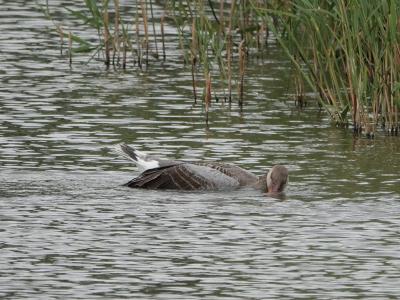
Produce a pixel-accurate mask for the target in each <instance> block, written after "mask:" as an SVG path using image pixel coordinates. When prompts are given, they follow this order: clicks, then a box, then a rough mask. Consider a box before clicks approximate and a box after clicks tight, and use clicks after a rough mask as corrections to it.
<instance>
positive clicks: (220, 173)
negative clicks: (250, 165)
mask: <svg viewBox="0 0 400 300" xmlns="http://www.w3.org/2000/svg"><path fill="white" fill-rule="evenodd" d="M118 152H119V153H121V154H122V155H123V156H124V157H126V158H128V159H130V160H132V161H134V162H135V163H136V164H137V165H138V167H139V168H140V169H141V170H144V171H143V172H142V173H141V174H140V175H139V176H138V177H136V178H134V179H132V180H131V181H129V182H128V183H126V184H125V185H126V186H128V187H131V188H145V189H177V190H234V189H238V188H240V187H252V188H256V189H259V190H261V191H263V192H270V193H281V192H283V190H284V188H285V186H286V184H287V181H288V171H287V169H286V167H284V166H281V165H276V166H274V167H273V168H272V169H271V170H270V171H269V172H268V173H267V174H265V175H263V176H256V175H254V174H253V173H251V172H249V171H247V170H245V169H243V168H241V167H238V166H234V165H230V164H222V163H214V162H205V163H188V162H183V161H175V160H160V159H157V158H154V157H151V156H148V155H146V154H144V153H141V152H139V151H137V150H135V149H133V148H131V147H129V146H128V145H126V144H122V145H119V147H118Z"/></svg>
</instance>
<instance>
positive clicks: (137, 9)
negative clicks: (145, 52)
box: [135, 1, 142, 69]
mask: <svg viewBox="0 0 400 300" xmlns="http://www.w3.org/2000/svg"><path fill="white" fill-rule="evenodd" d="M135 29H136V30H135V31H136V46H137V57H138V66H139V68H140V69H142V48H141V42H140V27H139V6H138V3H137V1H136V18H135Z"/></svg>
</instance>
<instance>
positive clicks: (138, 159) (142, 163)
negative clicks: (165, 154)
mask: <svg viewBox="0 0 400 300" xmlns="http://www.w3.org/2000/svg"><path fill="white" fill-rule="evenodd" d="M115 152H116V153H118V154H119V155H120V156H122V157H124V158H126V159H127V160H130V161H132V162H134V163H135V164H136V165H137V166H138V167H139V169H140V171H144V170H148V169H154V168H158V167H159V166H160V163H159V161H158V160H156V159H154V158H151V157H150V156H148V155H147V154H146V153H143V152H140V151H138V150H136V149H134V148H132V147H131V146H128V145H127V144H125V143H122V144H118V145H116V146H115Z"/></svg>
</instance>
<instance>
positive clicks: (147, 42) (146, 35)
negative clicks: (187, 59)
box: [140, 0, 149, 65]
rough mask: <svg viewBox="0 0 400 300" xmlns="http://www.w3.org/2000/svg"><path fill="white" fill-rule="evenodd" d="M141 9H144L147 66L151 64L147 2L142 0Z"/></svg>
mask: <svg viewBox="0 0 400 300" xmlns="http://www.w3.org/2000/svg"><path fill="white" fill-rule="evenodd" d="M140 7H141V8H142V19H143V28H144V48H145V49H146V65H148V64H149V29H148V20H147V2H145V1H144V0H140Z"/></svg>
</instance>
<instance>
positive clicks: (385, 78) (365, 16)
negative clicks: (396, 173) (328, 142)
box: [263, 0, 400, 136]
mask: <svg viewBox="0 0 400 300" xmlns="http://www.w3.org/2000/svg"><path fill="white" fill-rule="evenodd" d="M263 12H264V15H267V14H271V13H273V14H274V16H275V20H278V22H275V24H273V23H272V22H271V23H270V24H271V25H272V27H273V28H274V31H275V34H276V36H277V37H278V40H279V42H280V43H281V45H282V46H283V48H284V49H285V51H286V52H287V53H288V55H289V57H290V58H291V60H292V62H293V65H294V66H295V68H296V74H297V76H296V82H297V85H298V88H297V90H298V99H299V100H302V98H303V95H301V93H302V91H303V90H304V89H303V87H302V84H303V82H304V81H305V82H307V83H308V85H309V86H310V87H311V88H312V89H313V90H314V91H315V92H316V93H318V95H319V103H320V105H321V106H322V107H323V108H324V109H325V110H326V111H327V112H328V113H329V114H330V116H331V118H332V120H333V121H334V122H335V123H336V124H337V125H340V126H347V125H349V124H352V125H353V128H354V132H355V133H358V134H360V133H364V134H366V135H367V136H373V135H374V134H375V132H376V130H377V128H379V127H382V128H383V129H384V130H385V131H386V132H388V133H390V134H398V131H399V128H400V127H399V126H400V123H399V108H400V34H399V32H400V2H399V1H396V0H388V1H361V0H359V1H346V0H338V1H322V0H296V1H288V2H287V7H286V9H285V10H284V11H283V10H282V11H274V12H272V11H267V10H263ZM299 103H303V102H302V101H299Z"/></svg>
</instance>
